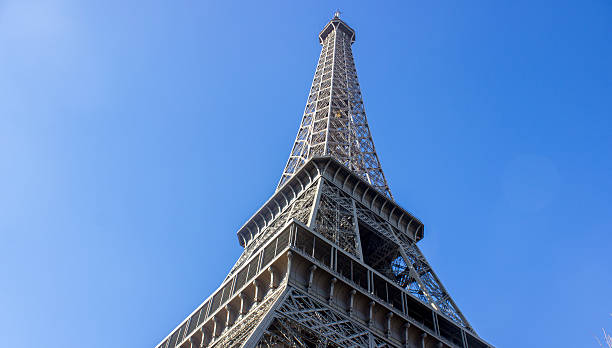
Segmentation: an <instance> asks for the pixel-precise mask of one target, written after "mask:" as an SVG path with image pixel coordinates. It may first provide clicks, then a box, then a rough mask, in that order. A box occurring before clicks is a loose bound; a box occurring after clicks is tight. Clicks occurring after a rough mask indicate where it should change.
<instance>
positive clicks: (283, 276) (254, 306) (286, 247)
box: [156, 14, 492, 348]
mask: <svg viewBox="0 0 612 348" xmlns="http://www.w3.org/2000/svg"><path fill="white" fill-rule="evenodd" d="M319 41H320V43H321V45H322V49H321V55H320V56H319V62H318V64H317V69H316V72H315V76H314V79H313V83H312V87H311V89H310V93H309V95H308V100H307V102H306V108H305V110H304V114H303V116H302V121H301V123H300V128H299V130H298V134H297V137H296V140H295V143H294V145H293V147H292V150H291V153H290V155H289V160H288V161H287V164H286V166H285V169H284V171H283V174H282V176H281V179H280V182H279V184H278V187H277V189H276V192H275V193H274V194H273V195H272V197H270V199H268V201H267V202H266V203H264V205H263V206H262V207H261V208H260V209H259V210H258V211H257V212H256V213H255V214H254V215H253V216H252V217H251V218H250V219H249V220H248V221H247V222H246V223H245V224H244V225H243V226H242V227H241V228H240V229H239V230H238V232H237V236H238V241H239V243H240V245H241V246H242V247H244V251H243V253H242V255H241V256H240V257H239V259H238V261H237V262H236V264H235V265H234V267H233V268H232V269H231V270H230V272H229V274H228V276H227V277H226V278H225V280H224V281H223V282H222V283H221V285H220V286H219V288H218V289H217V290H216V291H215V292H214V293H213V294H212V295H210V296H209V297H208V298H207V299H206V300H205V301H204V302H203V303H202V304H201V305H200V306H198V307H197V308H196V309H195V310H194V311H193V312H192V313H191V314H190V315H189V316H187V318H186V319H185V320H184V321H183V322H181V323H180V324H179V325H178V326H177V327H176V328H175V329H174V330H173V331H172V332H171V333H170V334H169V335H168V336H166V337H165V338H164V339H163V340H162V341H161V343H160V344H159V345H158V346H157V347H156V348H176V347H180V348H205V347H249V348H251V347H262V348H264V347H266V348H271V347H275V348H277V347H278V348H280V347H312V348H322V347H368V348H369V347H404V348H433V347H436V348H441V347H460V348H487V347H492V346H491V345H490V344H489V343H487V342H486V341H484V340H483V339H481V338H480V337H479V336H478V335H477V334H476V332H475V330H474V328H473V327H472V326H471V325H470V323H469V322H468V321H467V319H466V318H465V316H464V315H463V313H462V312H461V311H460V310H459V307H458V306H457V305H456V304H455V302H454V301H453V299H452V298H451V296H450V294H449V293H448V292H447V291H446V289H445V287H444V286H443V285H442V282H441V281H440V279H439V278H438V276H437V275H436V274H435V272H434V271H433V268H432V267H431V265H430V264H429V263H428V262H427V259H426V258H425V256H424V255H423V254H422V253H421V251H420V249H419V247H418V246H417V243H418V242H419V241H420V240H421V239H422V238H423V236H424V225H423V223H422V222H421V221H419V220H418V219H417V218H416V217H414V216H413V215H412V214H410V213H409V212H408V211H406V210H404V209H403V208H402V207H400V206H399V205H398V204H397V203H396V202H395V201H394V200H393V196H392V195H391V191H390V190H389V186H388V184H387V181H386V179H385V176H384V174H383V171H382V169H381V166H380V161H379V159H378V155H377V154H376V151H375V149H374V142H373V141H372V136H371V134H370V130H369V126H368V122H367V119H366V115H365V111H364V108H363V100H362V98H361V91H360V88H359V83H358V82H357V73H356V70H355V63H354V60H353V55H352V52H351V45H352V44H353V43H354V42H355V31H354V30H353V29H351V28H350V27H349V26H348V25H347V24H346V23H345V22H343V21H342V20H341V19H340V18H339V16H338V14H336V16H334V18H333V19H332V20H331V21H330V22H329V23H328V24H327V25H326V26H325V28H324V29H323V31H321V33H320V34H319Z"/></svg>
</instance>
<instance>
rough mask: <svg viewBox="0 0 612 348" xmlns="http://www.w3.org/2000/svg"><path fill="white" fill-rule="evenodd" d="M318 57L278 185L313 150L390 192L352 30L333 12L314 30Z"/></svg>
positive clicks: (376, 186) (303, 161) (283, 181)
mask: <svg viewBox="0 0 612 348" xmlns="http://www.w3.org/2000/svg"><path fill="white" fill-rule="evenodd" d="M319 38H320V40H321V44H322V46H323V47H322V49H321V55H320V56H319V63H318V64H317V69H316V72H315V75H314V79H313V81H312V87H311V88H310V93H309V94H308V100H307V102H306V108H305V110H304V116H303V117H302V123H301V124H300V128H299V130H298V134H297V137H296V139H295V143H294V145H293V148H292V150H291V154H290V155H289V160H288V161H287V165H286V166H285V170H284V171H283V175H282V177H281V179H280V182H279V184H278V187H279V188H280V187H281V186H282V185H283V184H284V183H285V182H286V181H287V180H288V179H289V178H291V176H292V175H293V174H294V173H295V172H297V171H298V170H299V169H300V168H301V167H302V165H304V163H305V162H306V161H307V160H308V159H309V158H312V157H315V156H333V157H334V158H336V159H337V160H338V161H340V162H341V163H342V164H344V165H345V166H347V167H348V168H349V169H351V170H352V171H354V172H355V173H356V174H357V175H359V176H360V177H362V178H363V179H364V180H366V181H367V182H369V183H370V184H371V185H372V186H374V188H376V189H377V190H379V191H381V192H383V193H384V194H386V195H387V196H388V197H390V198H393V196H392V195H391V191H390V190H389V186H388V185H387V180H386V179H385V175H384V173H383V171H382V168H381V166H380V161H379V159H378V155H377V154H376V150H375V149H374V142H373V141H372V136H371V134H370V128H369V126H368V121H367V118H366V114H365V110H364V107H363V100H362V98H361V90H360V89H359V82H358V81H357V71H356V69H355V62H354V60H353V53H352V50H351V45H352V43H353V42H354V39H355V32H354V31H353V29H351V28H350V27H349V26H348V25H346V23H344V22H343V21H342V20H340V19H339V18H337V17H335V18H334V19H332V20H331V21H330V22H329V23H328V24H327V26H326V27H325V29H323V31H322V32H321V34H320V36H319Z"/></svg>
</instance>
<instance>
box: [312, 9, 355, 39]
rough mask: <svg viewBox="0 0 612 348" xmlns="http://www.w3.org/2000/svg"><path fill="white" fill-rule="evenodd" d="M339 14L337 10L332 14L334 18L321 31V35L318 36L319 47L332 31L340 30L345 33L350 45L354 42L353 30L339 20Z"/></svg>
mask: <svg viewBox="0 0 612 348" xmlns="http://www.w3.org/2000/svg"><path fill="white" fill-rule="evenodd" d="M340 14H341V12H340V11H339V10H338V11H336V12H335V13H334V18H332V19H331V20H330V21H329V22H328V23H327V25H325V28H323V30H321V33H320V34H319V43H320V44H321V45H323V42H324V41H325V38H326V37H327V35H329V34H330V33H331V32H332V31H334V30H341V31H343V32H345V33H346V34H348V36H349V38H350V41H351V44H352V43H353V42H355V30H353V28H351V27H349V26H348V24H346V23H345V22H344V21H343V20H342V19H340Z"/></svg>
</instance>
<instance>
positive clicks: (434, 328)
mask: <svg viewBox="0 0 612 348" xmlns="http://www.w3.org/2000/svg"><path fill="white" fill-rule="evenodd" d="M296 225H297V226H298V227H297V228H296V229H295V231H296V232H295V234H293V235H292V242H291V247H292V248H294V249H295V250H297V251H298V253H300V254H302V255H303V256H307V257H309V258H311V259H313V260H316V261H318V263H320V264H323V265H324V266H326V268H327V269H328V270H329V271H331V272H332V273H335V275H336V276H338V278H339V279H342V280H343V281H345V282H347V283H350V284H352V285H354V286H355V287H357V288H361V289H362V290H363V291H364V292H367V293H369V294H371V295H373V296H375V297H377V298H379V299H380V300H381V301H383V302H384V303H386V304H387V305H389V306H390V307H392V308H395V309H397V310H398V311H400V312H402V313H403V314H405V315H406V316H408V317H410V318H411V319H412V320H413V321H415V322H417V323H419V324H420V325H419V326H421V328H422V329H425V330H426V331H429V332H431V333H435V334H439V335H440V336H442V337H443V338H444V339H446V340H447V341H448V342H450V343H452V344H453V345H455V346H459V347H466V345H465V344H464V341H465V342H466V344H467V347H469V348H487V347H488V345H487V344H485V343H483V342H482V341H480V340H479V339H478V338H476V337H474V336H473V335H472V334H471V333H469V332H468V331H466V330H464V329H463V328H461V327H459V326H457V325H456V324H455V323H453V322H452V321H450V320H448V319H447V318H446V317H445V316H444V315H443V314H440V313H437V312H436V311H434V310H432V309H431V308H429V306H428V305H427V304H425V303H423V302H422V301H421V300H420V299H418V298H417V297H415V296H414V295H412V294H411V293H409V292H408V291H407V290H406V289H403V288H401V287H399V286H397V285H396V284H395V282H393V281H391V280H390V279H388V278H387V277H386V276H385V275H383V274H381V273H380V272H378V271H376V270H375V269H373V268H371V267H369V266H368V265H364V264H363V262H361V261H359V260H358V259H357V258H355V257H354V256H353V255H351V254H349V253H346V252H345V251H344V250H342V249H340V248H338V247H337V246H335V245H334V244H333V243H330V242H328V241H327V240H326V238H325V237H323V236H322V235H320V234H319V233H317V232H314V231H312V230H310V229H307V228H306V227H303V226H302V225H301V224H296ZM463 335H465V336H466V339H465V340H464V339H463Z"/></svg>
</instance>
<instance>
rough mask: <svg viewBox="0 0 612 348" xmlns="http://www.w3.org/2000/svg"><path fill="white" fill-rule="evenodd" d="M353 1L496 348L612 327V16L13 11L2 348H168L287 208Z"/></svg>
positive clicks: (379, 76)
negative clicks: (303, 124)
mask: <svg viewBox="0 0 612 348" xmlns="http://www.w3.org/2000/svg"><path fill="white" fill-rule="evenodd" d="M337 8H339V9H340V10H341V11H342V12H343V15H342V18H343V19H344V20H345V21H346V22H347V23H348V24H349V25H351V26H352V27H353V28H354V29H355V30H356V32H357V41H356V43H355V44H354V45H353V53H354V55H355V62H356V66H357V73H358V76H359V79H360V85H361V88H362V93H363V98H364V103H365V109H366V112H367V115H368V119H369V122H370V128H371V131H372V135H373V138H374V143H375V145H376V149H377V151H378V154H379V156H380V160H381V163H382V167H383V170H384V171H385V174H386V177H387V179H388V181H389V185H390V188H391V191H392V192H393V195H394V197H395V199H396V201H397V202H398V203H399V204H400V205H402V206H403V207H404V208H405V209H407V210H408V211H410V212H412V213H413V214H414V215H415V216H417V217H418V218H419V219H420V220H422V221H423V222H424V224H425V238H424V239H423V241H422V242H421V243H420V245H421V248H422V250H423V252H424V254H425V255H426V257H427V258H428V260H429V262H430V263H431V265H432V267H433V268H434V270H435V271H436V272H437V274H438V276H439V277H440V279H441V280H442V282H443V283H444V285H445V287H446V288H447V290H448V291H449V292H450V294H451V295H452V296H453V298H454V300H455V301H456V302H457V304H458V306H459V307H460V308H461V310H462V312H463V313H464V314H465V316H466V317H467V318H468V320H469V321H470V322H471V324H472V325H473V326H474V327H475V329H476V330H477V332H478V333H479V334H480V335H481V336H482V337H483V338H484V339H486V340H488V341H489V342H491V343H492V344H494V345H496V346H497V347H598V346H599V345H598V344H597V342H596V341H595V338H594V336H597V335H599V334H600V332H601V328H602V327H605V328H607V329H609V330H608V331H612V317H610V315H609V313H611V312H612V296H611V295H610V294H612V275H611V272H610V270H611V269H612V258H611V255H612V200H611V199H610V197H611V196H612V181H611V180H610V174H611V172H612V64H611V62H612V30H610V28H611V25H612V3H610V2H609V1H605V0H599V1H563V0H561V1H525V0H518V1H496V2H492V1H484V0H482V1H478V0H475V1H467V2H461V3H458V2H456V1H446V0H442V1H437V2H431V1H420V2H417V1H402V2H389V3H387V4H385V5H384V6H382V5H375V4H374V3H373V2H358V1H309V2H299V3H298V2H289V1H282V2H281V1H279V2H244V3H240V2H230V1H212V2H208V1H193V0H185V1H156V0H148V1H130V2H125V1H114V0H111V1H103V2H94V1H89V2H85V1H61V0H58V1H15V0H4V1H0V237H1V242H0V340H1V341H0V346H3V347H37V348H38V347H43V346H44V347H58V348H59V347H61V348H72V347H82V346H84V345H86V346H87V347H91V348H93V347H154V346H155V345H156V344H157V343H159V341H160V340H161V339H162V338H163V337H165V336H166V335H167V334H168V333H169V332H170V331H171V330H172V329H173V328H174V327H175V326H176V325H177V324H178V323H179V322H180V321H182V320H183V319H184V318H185V317H186V316H187V315H188V314H189V313H191V311H192V310H193V309H195V307H196V306H198V305H199V304H200V303H201V302H202V301H203V300H204V299H205V298H207V297H208V296H209V295H210V294H211V293H212V292H213V291H214V290H215V289H216V288H217V286H218V285H219V284H220V283H221V281H222V280H223V279H224V277H225V275H226V273H227V272H228V271H229V269H230V268H231V266H232V265H233V263H234V262H235V260H236V259H237V258H238V256H239V255H240V252H241V248H240V246H239V245H238V241H237V238H236V235H235V232H236V231H237V229H238V228H239V227H240V226H241V225H242V224H243V223H244V222H245V221H246V219H248V218H249V217H250V216H251V215H252V214H253V213H254V212H255V211H256V210H257V209H258V208H259V207H260V205H261V204H262V203H263V202H265V201H266V200H267V199H268V198H269V196H270V195H271V194H272V193H273V192H274V189H275V187H276V184H277V182H278V180H279V178H280V175H281V173H282V169H283V166H284V164H285V161H286V160H287V157H288V154H289V150H290V148H291V145H292V143H293V140H294V138H295V134H296V132H297V129H298V125H299V122H300V118H301V115H302V111H303V108H304V104H305V101H306V96H307V93H308V89H309V88H310V83H311V81H312V76H313V74H314V70H315V66H316V62H317V58H318V55H319V52H320V46H319V43H318V40H317V35H318V32H319V30H321V29H322V28H323V26H324V25H325V24H326V23H327V21H328V20H329V19H330V18H331V16H332V14H333V12H334V11H335V10H336V9H337Z"/></svg>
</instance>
